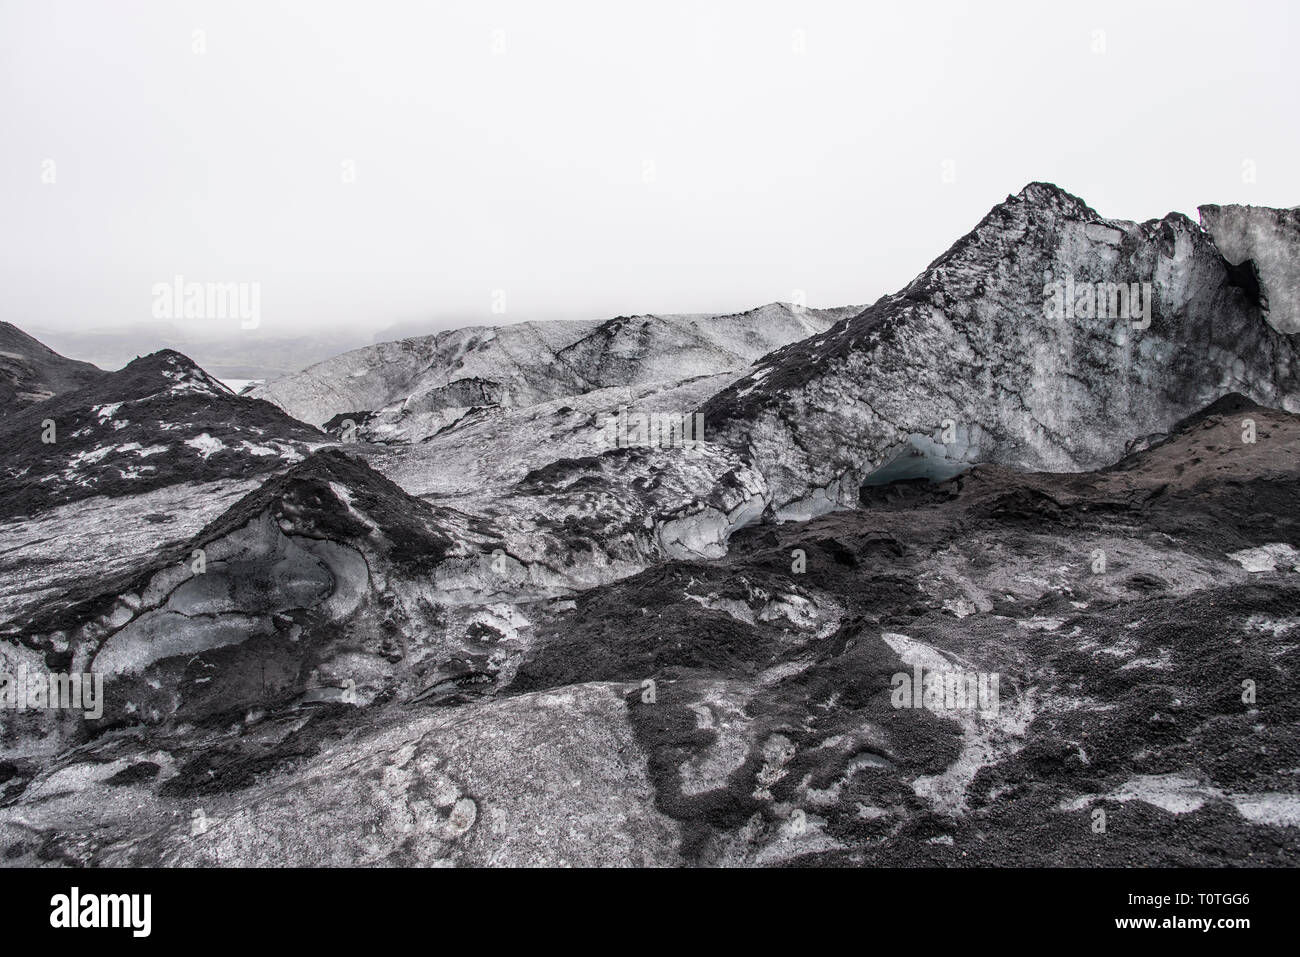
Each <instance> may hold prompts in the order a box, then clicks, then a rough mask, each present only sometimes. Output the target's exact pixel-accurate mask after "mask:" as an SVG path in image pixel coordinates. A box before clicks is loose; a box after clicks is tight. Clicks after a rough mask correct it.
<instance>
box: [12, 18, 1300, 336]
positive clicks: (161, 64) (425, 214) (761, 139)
mask: <svg viewBox="0 0 1300 957" xmlns="http://www.w3.org/2000/svg"><path fill="white" fill-rule="evenodd" d="M1296 6H1297V5H1295V4H1292V3H1287V2H1283V0H1268V2H1254V3H1252V2H1237V3H1227V2H1218V3H1201V2H1195V0H1192V2H1189V0H1179V2H1170V3H1143V2H1138V0H1126V2H1119V3H1088V4H1086V5H1085V4H1061V3H1041V2H1034V3H1023V4H1021V3H994V2H987V3H985V2H980V3H938V2H897V3H874V2H873V3H866V2H852V3H850V2H841V3H816V2H809V0H799V2H791V3H772V2H768V3H764V2H755V0H746V2H735V3H709V2H707V0H687V2H674V0H655V2H653V3H615V2H608V0H606V2H592V3H562V2H556V0H552V2H546V3H538V2H495V3H494V2H484V0H473V2H465V3H453V2H432V0H430V2H423V3H418V2H385V0H357V2H325V0H303V2H293V3H290V2H275V0H251V2H243V0H234V2H232V0H219V2H177V0H140V2H122V0H0V130H2V131H3V133H2V134H0V135H2V136H3V143H4V148H3V149H0V318H4V319H8V320H10V321H12V322H15V323H16V324H18V325H20V326H27V327H51V328H66V329H77V328H91V327H101V326H110V325H115V324H119V323H129V322H148V321H151V315H152V313H151V307H152V305H153V303H154V297H153V292H152V289H153V286H154V284H156V283H159V282H169V281H171V279H172V277H173V276H175V275H177V274H180V275H183V276H184V277H185V279H186V280H187V281H199V282H256V283H260V295H261V326H262V330H263V332H264V333H266V334H277V333H280V332H283V333H285V334H293V333H299V332H306V331H310V330H316V329H322V328H327V327H341V326H346V327H349V328H353V329H361V328H364V329H370V328H372V327H373V328H374V329H379V328H381V327H383V326H386V325H389V324H391V323H394V322H404V323H410V322H415V321H420V322H423V323H425V324H426V325H427V327H428V328H429V329H430V330H432V329H435V328H445V327H450V326H455V325H465V324H470V323H480V322H502V321H519V320H523V319H553V318H591V317H597V318H600V317H609V316H614V315H619V314H632V313H638V312H705V311H708V312H714V311H734V310H741V309H745V308H749V307H751V306H755V305H758V304H760V303H764V302H769V301H772V300H791V299H792V298H796V297H797V296H799V295H800V292H798V291H802V295H803V296H804V297H805V299H806V302H807V303H808V304H809V305H813V306H833V305H842V304H848V303H866V302H870V301H872V300H874V299H875V298H876V297H878V296H880V295H881V294H883V293H886V292H891V291H893V290H895V289H897V288H899V287H900V286H902V285H904V284H905V283H906V282H907V281H908V280H910V279H911V278H912V277H913V276H914V275H915V274H916V273H917V272H918V271H920V270H921V269H922V268H923V267H924V266H925V265H926V264H927V263H928V262H929V261H930V260H931V259H933V258H934V257H935V256H937V255H938V254H939V253H941V252H942V251H943V250H944V249H945V248H946V247H947V246H948V245H949V244H951V243H952V242H953V241H954V240H956V239H957V238H958V237H959V236H960V235H962V234H963V233H965V232H966V231H968V230H969V229H970V228H971V227H972V226H973V225H974V224H975V223H976V222H977V221H978V220H979V219H980V217H981V216H983V214H984V213H985V212H986V211H987V210H988V209H989V207H991V206H992V205H994V204H995V203H997V202H999V201H1001V200H1002V199H1004V198H1005V196H1006V195H1007V194H1008V193H1011V192H1016V191H1018V190H1019V189H1020V188H1021V187H1023V186H1024V184H1025V183H1027V182H1029V181H1031V180H1049V181H1053V182H1056V183H1057V184H1059V185H1060V186H1062V187H1064V188H1066V189H1068V190H1070V191H1071V192H1074V193H1077V194H1079V195H1081V196H1082V197H1083V198H1084V199H1085V200H1087V201H1088V202H1089V203H1090V204H1092V205H1093V206H1094V207H1095V208H1097V209H1098V210H1099V211H1100V212H1101V213H1102V214H1103V215H1107V216H1113V217H1121V218H1126V219H1147V218H1152V217H1158V216H1161V215H1163V214H1164V213H1166V212H1168V211H1170V210H1180V211H1182V212H1185V213H1187V214H1189V215H1191V216H1193V217H1194V216H1195V207H1196V206H1197V204H1199V203H1211V202H1212V203H1253V204H1256V205H1274V206H1293V205H1296V204H1298V203H1300V149H1298V147H1300V123H1297V121H1296V120H1297V115H1300V114H1298V111H1297V102H1296V101H1297V97H1296V91H1297V82H1296V77H1295V71H1296V62H1297V56H1298V54H1300V49H1298V48H1297V42H1296V41H1297V21H1298V20H1300V14H1297V13H1296V12H1295V8H1296ZM196 31H201V32H200V33H196ZM348 164H350V165H348ZM349 174H352V175H351V179H352V181H348V179H349ZM51 180H52V181H51ZM496 290H500V291H501V292H502V293H503V294H504V295H501V294H497V295H496V297H495V299H494V291H496ZM494 302H496V303H497V304H498V306H500V305H501V304H503V303H504V305H505V309H506V312H505V313H504V314H499V313H498V314H494V313H493V304H494ZM196 321H201V322H204V323H209V324H216V326H215V327H221V326H220V324H221V323H222V322H225V323H226V324H225V327H223V328H229V330H230V332H231V335H239V334H240V328H239V323H238V322H229V321H226V320H221V319H212V318H208V319H203V320H196Z"/></svg>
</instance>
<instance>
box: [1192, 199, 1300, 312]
mask: <svg viewBox="0 0 1300 957" xmlns="http://www.w3.org/2000/svg"><path fill="white" fill-rule="evenodd" d="M1199 211H1200V214H1201V225H1202V226H1203V227H1204V228H1205V230H1206V231H1207V232H1208V233H1209V234H1210V236H1212V237H1213V238H1214V244H1215V245H1216V246H1218V247H1219V251H1220V252H1221V253H1223V256H1224V258H1225V259H1227V260H1228V262H1230V263H1232V265H1234V266H1245V267H1247V268H1250V267H1253V268H1254V270H1255V272H1256V275H1257V276H1258V278H1259V288H1260V295H1261V304H1262V306H1263V309H1264V315H1265V317H1266V318H1267V319H1268V321H1269V323H1270V324H1271V325H1272V326H1273V328H1274V329H1277V330H1278V331H1279V332H1288V333H1291V332H1300V255H1297V249H1300V208H1296V207H1292V208H1291V209H1271V208H1269V207H1267V206H1201V207H1199Z"/></svg>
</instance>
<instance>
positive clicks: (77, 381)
mask: <svg viewBox="0 0 1300 957" xmlns="http://www.w3.org/2000/svg"><path fill="white" fill-rule="evenodd" d="M106 374H107V373H105V372H104V371H103V370H102V369H98V368H96V367H95V366H93V365H91V364H90V363H89V362H79V361H77V360H76V359H68V358H65V357H64V356H61V355H59V354H58V353H57V352H55V351H54V350H53V349H51V348H50V347H49V346H46V345H44V344H43V343H41V342H38V341H37V340H36V339H33V338H32V337H31V336H29V335H28V334H27V333H25V332H23V331H22V330H21V329H19V328H18V327H17V326H15V325H13V324H12V323H8V322H0V418H3V417H4V416H7V415H10V414H12V413H13V412H16V411H17V410H19V409H23V408H26V407H27V406H29V405H32V404H33V403H36V402H41V401H44V400H45V399H48V398H50V397H51V396H54V395H58V394H60V393H62V392H71V391H72V390H74V389H79V388H81V387H82V386H85V385H89V384H90V383H91V382H94V381H95V380H96V379H98V378H100V377H102V376H104V375H106Z"/></svg>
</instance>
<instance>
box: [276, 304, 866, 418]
mask: <svg viewBox="0 0 1300 957" xmlns="http://www.w3.org/2000/svg"><path fill="white" fill-rule="evenodd" d="M858 311H859V307H855V306H848V307H843V308H839V309H804V308H799V307H795V306H791V305H788V304H784V303H772V304H770V305H766V306H760V307H758V308H757V309H751V310H749V311H748V312H743V313H737V314H735V315H721V316H720V315H678V316H620V317H618V318H616V319H608V320H604V321H598V320H573V321H563V320H557V321H550V322H521V323H516V324H514V325H508V326H471V327H468V328H465V329H454V330H451V331H449V332H442V333H438V334H437V335H431V336H419V337H416V338H413V339H403V340H401V341H398V342H385V343H381V344H379V345H375V346H367V347H366V348H363V349H356V350H354V351H352V352H347V353H344V354H343V355H341V356H335V357H334V358H332V359H328V360H326V361H325V362H321V363H318V364H317V365H314V366H311V367H309V368H307V369H304V370H302V371H301V372H298V373H295V374H293V375H289V376H284V377H282V378H279V379H273V380H271V381H268V382H266V383H265V384H263V385H260V386H257V387H255V388H254V389H253V390H252V391H251V392H250V394H251V395H254V396H256V397H258V398H262V399H267V400H269V401H271V402H274V403H275V404H276V405H278V406H280V407H281V408H282V409H284V410H285V411H286V412H288V413H289V414H290V415H292V416H294V417H295V418H299V419H302V420H303V421H304V422H311V423H313V424H316V425H320V424H323V423H325V422H327V421H329V420H330V419H331V418H333V417H335V416H338V415H344V414H354V413H362V412H366V413H373V412H380V411H384V412H385V413H386V421H387V422H388V423H389V424H393V423H394V422H395V421H400V420H401V419H403V418H406V417H410V416H415V415H420V414H424V413H443V412H444V411H453V410H460V411H462V412H463V411H466V410H468V409H470V408H475V407H484V406H500V407H512V406H526V405H533V404H536V403H538V402H545V401H547V400H550V399H558V398H561V397H563V396H569V395H581V394H583V393H586V392H591V391H594V390H596V389H603V388H609V387H614V386H632V385H641V384H645V383H651V382H677V381H681V380H685V379H689V378H694V377H697V376H706V375H714V374H716V373H719V372H723V371H726V370H728V369H743V368H744V367H746V366H748V365H749V364H750V363H752V362H753V361H754V360H755V359H757V358H759V357H760V356H762V355H764V354H766V353H768V352H771V351H772V350H773V349H777V348H780V347H781V346H784V345H787V344H789V343H791V342H796V341H798V340H800V339H803V338H806V337H807V336H810V335H813V334H814V333H817V332H821V331H823V330H825V329H826V328H828V327H829V326H830V325H831V324H832V323H833V322H835V321H836V320H838V319H840V318H842V317H844V316H846V315H851V314H853V313H856V312H858ZM455 417H456V416H454V415H453V416H451V418H455Z"/></svg>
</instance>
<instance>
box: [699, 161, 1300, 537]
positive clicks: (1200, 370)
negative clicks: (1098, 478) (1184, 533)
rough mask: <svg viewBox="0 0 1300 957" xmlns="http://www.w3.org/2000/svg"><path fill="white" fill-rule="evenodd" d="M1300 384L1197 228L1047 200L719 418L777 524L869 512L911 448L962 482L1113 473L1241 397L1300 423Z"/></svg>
mask: <svg viewBox="0 0 1300 957" xmlns="http://www.w3.org/2000/svg"><path fill="white" fill-rule="evenodd" d="M1056 283H1059V284H1060V286H1055V285H1054V284H1056ZM1135 283H1136V284H1138V289H1137V290H1136V291H1137V292H1138V293H1139V294H1140V295H1141V297H1142V310H1138V309H1132V308H1131V309H1130V310H1129V315H1130V318H1123V317H1119V318H1117V317H1114V316H1112V315H1099V314H1098V299H1099V298H1104V300H1105V305H1106V306H1117V305H1120V303H1119V302H1118V300H1115V299H1112V298H1111V296H1110V294H1109V293H1107V295H1106V296H1104V297H1100V296H1098V295H1097V293H1098V290H1099V289H1101V288H1103V287H1102V286H1101V284H1116V285H1118V284H1124V286H1126V287H1128V288H1130V289H1132V284H1135ZM1148 290H1149V295H1150V298H1149V299H1147V298H1146V295H1147V291H1148ZM1049 291H1050V292H1056V293H1058V294H1060V295H1061V299H1054V297H1053V296H1051V295H1047V294H1046V293H1048V292H1049ZM1066 295H1068V296H1069V298H1070V299H1071V300H1073V301H1071V302H1069V303H1065V302H1063V301H1062V300H1063V299H1064V297H1065V296H1066ZM1136 299H1137V297H1134V301H1136ZM1148 304H1149V314H1147V315H1143V314H1142V313H1143V312H1144V311H1147V309H1146V307H1147V305H1148ZM1085 306H1086V307H1087V308H1085ZM1106 311H1107V312H1108V313H1109V312H1110V311H1111V310H1110V309H1107V310H1106ZM1298 375H1300V362H1298V361H1297V353H1296V343H1295V341H1294V340H1293V338H1292V337H1291V336H1290V335H1287V334H1286V333H1283V332H1279V331H1278V330H1276V329H1274V328H1273V327H1272V326H1270V325H1269V324H1268V323H1267V322H1266V321H1265V320H1264V319H1263V317H1262V316H1261V312H1260V306H1259V302H1258V299H1257V297H1256V296H1255V295H1253V294H1252V290H1250V289H1247V288H1243V286H1242V284H1241V283H1240V280H1239V278H1238V274H1237V273H1236V272H1235V271H1234V270H1232V269H1230V268H1229V264H1228V263H1227V262H1226V261H1225V260H1224V258H1223V256H1222V255H1221V254H1220V252H1219V250H1218V249H1217V248H1216V247H1215V245H1214V242H1213V241H1212V239H1211V238H1210V236H1209V235H1208V234H1206V233H1205V232H1203V231H1202V230H1201V229H1199V228H1198V227H1197V226H1196V224H1195V223H1193V222H1191V221H1190V220H1188V219H1187V218H1186V217H1184V216H1181V215H1178V214H1171V215H1169V216H1166V217H1165V218H1164V219H1162V220H1158V221H1151V222H1147V223H1141V224H1139V223H1131V222H1126V221H1121V220H1107V219H1103V218H1102V217H1100V216H1098V215H1097V213H1096V212H1094V211H1093V210H1092V209H1090V208H1089V207H1088V206H1087V205H1085V204H1084V203H1083V201H1082V200H1080V199H1078V198H1076V197H1074V196H1071V195H1069V194H1068V193H1065V192H1064V191H1062V190H1060V189H1057V188H1056V187H1054V186H1051V185H1048V184H1041V183H1035V184H1031V185H1030V186H1028V187H1026V188H1025V189H1024V190H1023V191H1022V192H1020V193H1019V194H1018V195H1016V196H1012V197H1009V198H1008V199H1007V201H1006V202H1004V203H1002V204H1001V205H999V206H997V207H995V208H994V209H993V210H992V211H991V212H990V213H989V214H988V216H986V217H985V218H984V220H983V221H982V222H980V224H979V225H978V226H976V227H975V229H974V230H973V231H972V232H970V233H969V234H968V235H967V236H965V237H963V238H962V239H961V240H959V241H958V242H957V243H956V244H955V245H954V246H953V247H952V248H951V249H949V250H948V251H947V252H946V253H944V254H943V255H942V256H940V257H939V258H938V259H936V260H935V261H934V262H933V263H932V264H931V265H930V266H929V268H927V269H926V270H925V271H924V272H923V273H922V274H921V275H920V276H918V277H917V278H916V279H915V280H913V281H912V282H911V283H910V284H909V285H908V286H907V287H906V288H904V289H903V290H901V291H900V292H898V293H896V294H894V295H891V296H886V297H885V298H883V299H881V300H880V301H879V302H877V303H875V304H874V305H872V306H871V307H870V308H868V309H866V310H865V311H863V312H862V313H860V314H859V315H857V316H854V317H852V318H849V319H845V320H841V321H840V322H838V323H836V325H835V326H833V327H832V328H831V329H829V330H827V331H826V332H824V333H821V334H819V335H815V336H812V337H810V338H808V339H806V340H803V341H802V342H799V343H796V344H794V345H791V346H788V347H786V348H785V349H783V350H779V351H777V352H775V353H773V354H772V355H769V356H767V357H765V358H764V359H763V360H762V361H761V362H759V363H757V365H756V368H755V369H754V370H753V371H752V372H750V373H749V374H748V375H746V376H745V377H742V378H741V379H739V380H738V381H736V382H735V383H733V384H732V385H730V386H729V387H728V388H727V389H724V390H723V391H722V392H720V393H719V394H718V395H716V396H714V397H713V398H711V399H710V400H709V401H708V402H706V403H705V404H704V405H703V406H702V411H703V413H704V415H705V418H706V421H707V422H708V423H709V425H710V427H711V430H712V436H713V439H714V441H717V442H719V443H722V444H725V445H728V446H730V447H732V448H734V449H736V450H737V452H738V453H739V454H741V455H742V456H744V457H746V458H747V459H749V460H750V461H752V462H753V463H754V465H755V467H756V468H757V470H758V471H759V472H761V473H762V475H763V476H764V477H765V479H766V481H767V484H768V487H769V489H770V496H771V502H770V509H771V511H772V513H773V514H774V515H775V516H776V517H778V518H808V517H811V516H813V515H817V514H820V513H823V512H825V511H827V510H829V509H832V508H836V507H844V506H849V505H852V504H853V502H854V501H856V498H857V490H858V488H859V487H860V486H861V485H862V484H863V483H864V482H867V481H869V480H870V479H871V476H872V474H873V473H874V472H875V471H876V470H878V469H880V468H882V467H884V466H886V465H888V464H889V463H890V461H891V460H893V459H894V458H896V457H897V456H899V455H911V452H912V448H911V447H912V446H916V445H921V446H924V447H925V448H926V449H928V450H929V451H930V453H931V454H930V457H931V458H934V459H937V460H939V462H940V463H943V462H947V463H951V464H955V465H958V466H960V465H963V464H970V463H975V462H995V463H999V464H1003V465H1008V466H1012V467H1015V468H1026V469H1056V470H1073V469H1087V468H1096V467H1098V466H1100V465H1104V464H1106V463H1108V462H1112V461H1114V460H1115V459H1116V458H1118V457H1119V455H1121V454H1122V453H1123V451H1124V444H1125V443H1126V442H1127V441H1128V440H1129V439H1130V438H1132V437H1134V436H1140V435H1144V434H1147V433H1151V432H1159V431H1163V430H1165V429H1167V428H1168V427H1169V426H1170V425H1171V424H1172V423H1173V422H1175V421H1177V420H1178V419H1180V418H1182V417H1183V416H1185V415H1188V414H1190V413H1191V412H1193V411H1195V410H1196V409H1198V408H1200V407H1202V406H1204V405H1205V404H1207V403H1208V402H1211V401H1213V400H1214V399H1215V398H1216V397H1218V396H1219V395H1221V394H1223V393H1224V392H1229V391H1237V392H1241V393H1243V394H1245V395H1248V396H1250V397H1251V398H1252V399H1254V400H1255V401H1258V402H1261V403H1264V404H1266V405H1270V406H1277V407H1284V408H1287V409H1291V410H1296V409H1300V391H1297V390H1298V387H1300V379H1298V378H1297V376H1298Z"/></svg>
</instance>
